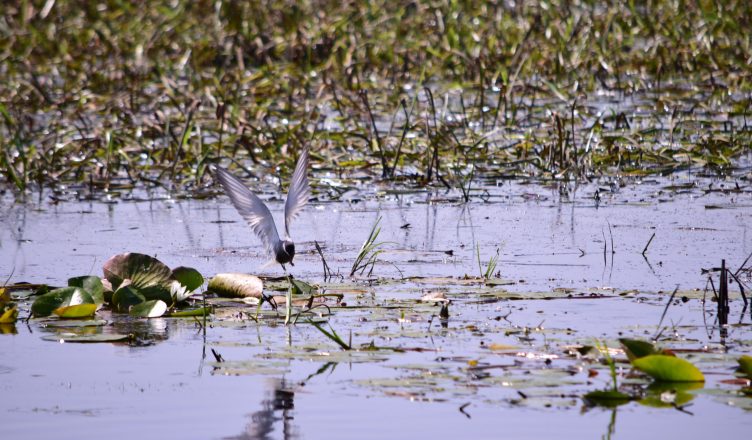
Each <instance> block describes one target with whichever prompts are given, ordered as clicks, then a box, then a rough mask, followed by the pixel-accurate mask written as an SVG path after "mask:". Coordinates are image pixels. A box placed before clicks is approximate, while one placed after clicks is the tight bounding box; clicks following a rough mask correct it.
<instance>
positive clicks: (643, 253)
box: [642, 232, 655, 257]
mask: <svg viewBox="0 0 752 440" xmlns="http://www.w3.org/2000/svg"><path fill="white" fill-rule="evenodd" d="M654 238H655V232H653V235H651V236H650V240H648V244H646V245H645V249H643V250H642V256H643V257H644V256H645V252H647V251H648V246H650V243H652V242H653V239H654Z"/></svg>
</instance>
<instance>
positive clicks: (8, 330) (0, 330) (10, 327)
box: [0, 323, 18, 335]
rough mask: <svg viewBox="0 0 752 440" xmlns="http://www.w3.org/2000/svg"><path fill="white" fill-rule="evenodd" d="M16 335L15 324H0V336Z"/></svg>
mask: <svg viewBox="0 0 752 440" xmlns="http://www.w3.org/2000/svg"><path fill="white" fill-rule="evenodd" d="M17 333H18V330H17V329H16V324H2V323H0V335H15V334H17Z"/></svg>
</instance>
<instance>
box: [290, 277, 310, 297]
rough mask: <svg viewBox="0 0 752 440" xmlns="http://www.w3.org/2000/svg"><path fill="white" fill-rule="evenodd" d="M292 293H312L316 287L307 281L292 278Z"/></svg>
mask: <svg viewBox="0 0 752 440" xmlns="http://www.w3.org/2000/svg"><path fill="white" fill-rule="evenodd" d="M291 281H292V294H293V295H311V294H312V293H314V292H315V291H316V288H315V287H313V286H312V285H310V284H308V283H306V282H305V281H300V280H296V279H292V280H291Z"/></svg>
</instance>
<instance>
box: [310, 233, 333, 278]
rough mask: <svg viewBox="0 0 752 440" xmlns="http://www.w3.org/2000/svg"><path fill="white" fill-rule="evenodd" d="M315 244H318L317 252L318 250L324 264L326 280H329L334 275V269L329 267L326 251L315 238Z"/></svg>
mask: <svg viewBox="0 0 752 440" xmlns="http://www.w3.org/2000/svg"><path fill="white" fill-rule="evenodd" d="M313 244H314V246H316V252H318V253H319V256H320V257H321V264H323V266H324V281H327V280H329V279H330V278H331V277H332V270H331V269H330V268H329V265H328V264H326V258H324V251H323V250H321V246H319V242H318V241H316V240H314V241H313Z"/></svg>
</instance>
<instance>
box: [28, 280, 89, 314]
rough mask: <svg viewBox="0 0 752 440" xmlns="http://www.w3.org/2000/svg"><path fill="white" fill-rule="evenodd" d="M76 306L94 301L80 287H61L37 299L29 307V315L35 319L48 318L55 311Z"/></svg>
mask: <svg viewBox="0 0 752 440" xmlns="http://www.w3.org/2000/svg"><path fill="white" fill-rule="evenodd" d="M78 304H94V299H92V297H91V295H89V294H88V293H87V292H86V291H85V290H83V289H82V288H80V287H62V288H60V289H55V290H52V291H50V292H48V293H45V294H44V295H42V296H40V297H38V298H37V299H36V300H35V301H34V303H33V304H32V305H31V313H32V315H33V316H36V317H42V316H50V315H51V314H52V312H53V311H54V310H55V309H58V308H60V307H67V306H75V305H78Z"/></svg>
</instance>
